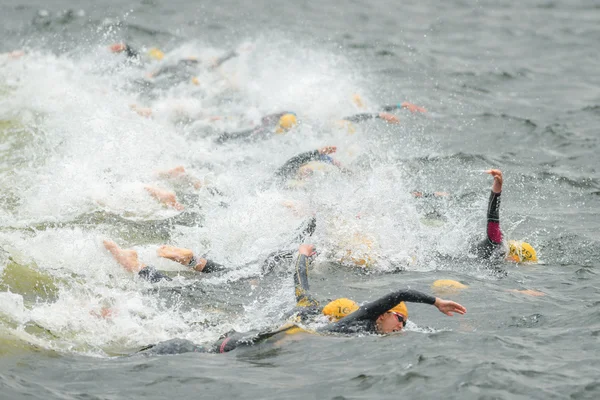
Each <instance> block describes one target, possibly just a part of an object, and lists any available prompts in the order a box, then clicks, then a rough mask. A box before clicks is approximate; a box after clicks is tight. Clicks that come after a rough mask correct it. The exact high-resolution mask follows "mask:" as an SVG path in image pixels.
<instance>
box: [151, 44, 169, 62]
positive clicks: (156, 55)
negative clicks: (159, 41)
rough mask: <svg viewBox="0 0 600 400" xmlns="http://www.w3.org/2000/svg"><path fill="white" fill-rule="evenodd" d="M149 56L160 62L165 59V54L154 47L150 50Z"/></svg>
mask: <svg viewBox="0 0 600 400" xmlns="http://www.w3.org/2000/svg"><path fill="white" fill-rule="evenodd" d="M148 55H149V56H150V57H151V58H154V59H155V60H159V61H160V60H162V59H163V58H164V57H165V53H163V52H162V51H160V50H159V49H157V48H156V47H153V48H151V49H150V50H148Z"/></svg>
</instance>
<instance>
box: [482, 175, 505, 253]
mask: <svg viewBox="0 0 600 400" xmlns="http://www.w3.org/2000/svg"><path fill="white" fill-rule="evenodd" d="M486 173H488V174H490V175H492V176H493V177H494V183H493V184H492V192H491V193H490V198H489V201H488V210H487V230H486V233H487V238H488V240H489V241H490V242H491V243H493V244H499V243H502V231H501V230H500V194H501V193H502V180H503V177H502V171H500V170H499V169H491V170H489V171H486Z"/></svg>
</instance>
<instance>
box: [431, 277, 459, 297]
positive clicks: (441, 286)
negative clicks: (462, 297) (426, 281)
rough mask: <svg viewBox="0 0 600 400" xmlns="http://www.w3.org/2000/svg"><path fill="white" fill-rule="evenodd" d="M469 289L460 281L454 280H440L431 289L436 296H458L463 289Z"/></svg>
mask: <svg viewBox="0 0 600 400" xmlns="http://www.w3.org/2000/svg"><path fill="white" fill-rule="evenodd" d="M466 288H468V286H467V285H463V284H462V283H460V282H458V281H453V280H452V279H438V280H437V281H435V282H433V283H432V284H431V289H432V290H433V292H434V293H435V294H439V295H452V294H457V293H458V292H460V291H461V290H462V289H466Z"/></svg>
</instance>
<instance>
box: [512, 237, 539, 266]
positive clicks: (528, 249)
mask: <svg viewBox="0 0 600 400" xmlns="http://www.w3.org/2000/svg"><path fill="white" fill-rule="evenodd" d="M508 249H509V250H508V256H509V258H512V259H513V260H514V261H516V262H537V260H538V259H537V253H536V252H535V249H534V248H533V246H531V245H530V244H529V243H527V242H519V241H516V240H510V241H509V242H508Z"/></svg>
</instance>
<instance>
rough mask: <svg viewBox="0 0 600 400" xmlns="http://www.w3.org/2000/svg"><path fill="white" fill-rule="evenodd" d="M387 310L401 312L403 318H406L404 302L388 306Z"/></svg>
mask: <svg viewBox="0 0 600 400" xmlns="http://www.w3.org/2000/svg"><path fill="white" fill-rule="evenodd" d="M388 312H394V313H398V314H402V315H404V318H406V319H408V308H406V304H405V303H404V302H401V303H400V304H397V305H396V306H395V307H394V308H390V309H389V310H388Z"/></svg>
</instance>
